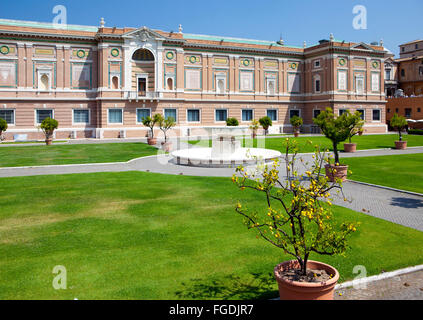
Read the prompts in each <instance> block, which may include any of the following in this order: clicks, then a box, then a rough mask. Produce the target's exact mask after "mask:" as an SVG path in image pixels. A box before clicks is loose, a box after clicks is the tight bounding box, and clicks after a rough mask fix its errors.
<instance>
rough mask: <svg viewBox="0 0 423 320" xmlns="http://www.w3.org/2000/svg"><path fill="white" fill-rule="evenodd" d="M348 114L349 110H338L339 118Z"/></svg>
mask: <svg viewBox="0 0 423 320" xmlns="http://www.w3.org/2000/svg"><path fill="white" fill-rule="evenodd" d="M346 112H347V109H339V110H338V115H339V116H342V115H343V114H344V113H346Z"/></svg>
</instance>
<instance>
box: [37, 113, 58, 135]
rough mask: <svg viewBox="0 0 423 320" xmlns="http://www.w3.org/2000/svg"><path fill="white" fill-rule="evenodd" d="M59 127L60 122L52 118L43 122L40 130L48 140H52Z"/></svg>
mask: <svg viewBox="0 0 423 320" xmlns="http://www.w3.org/2000/svg"><path fill="white" fill-rule="evenodd" d="M58 127H59V122H58V121H57V120H56V119H52V118H45V119H44V120H43V122H41V125H40V128H41V130H43V132H44V134H45V136H46V139H51V138H52V136H53V133H54V130H56V129H57V128H58Z"/></svg>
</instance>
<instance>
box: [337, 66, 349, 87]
mask: <svg viewBox="0 0 423 320" xmlns="http://www.w3.org/2000/svg"><path fill="white" fill-rule="evenodd" d="M347 75H348V72H347V71H346V70H342V71H338V90H341V91H346V90H347Z"/></svg>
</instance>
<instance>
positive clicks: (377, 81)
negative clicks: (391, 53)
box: [372, 73, 380, 92]
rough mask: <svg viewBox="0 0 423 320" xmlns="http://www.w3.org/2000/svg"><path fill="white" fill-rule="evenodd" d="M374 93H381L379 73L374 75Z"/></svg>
mask: <svg viewBox="0 0 423 320" xmlns="http://www.w3.org/2000/svg"><path fill="white" fill-rule="evenodd" d="M372 91H373V92H379V91H380V76H379V74H378V73H372Z"/></svg>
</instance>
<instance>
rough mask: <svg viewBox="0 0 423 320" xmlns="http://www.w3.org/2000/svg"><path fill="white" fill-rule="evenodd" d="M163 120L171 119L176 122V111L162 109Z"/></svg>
mask: <svg viewBox="0 0 423 320" xmlns="http://www.w3.org/2000/svg"><path fill="white" fill-rule="evenodd" d="M164 117H165V119H166V120H167V119H169V118H172V119H173V120H174V121H177V111H176V109H174V108H169V109H164Z"/></svg>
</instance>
